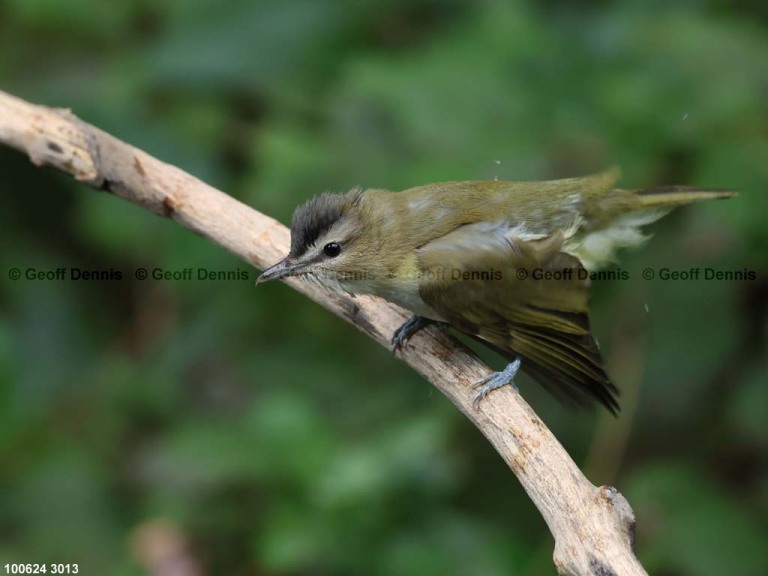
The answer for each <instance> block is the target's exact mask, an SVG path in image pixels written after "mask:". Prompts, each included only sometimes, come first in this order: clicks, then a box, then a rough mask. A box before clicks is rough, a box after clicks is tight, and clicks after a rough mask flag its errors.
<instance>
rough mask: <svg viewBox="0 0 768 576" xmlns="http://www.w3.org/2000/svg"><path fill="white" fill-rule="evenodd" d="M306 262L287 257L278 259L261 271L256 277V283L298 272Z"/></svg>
mask: <svg viewBox="0 0 768 576" xmlns="http://www.w3.org/2000/svg"><path fill="white" fill-rule="evenodd" d="M305 266H306V264H304V263H301V262H292V261H291V260H289V259H288V258H286V259H284V260H280V262H278V263H277V264H275V265H274V266H271V267H269V268H267V269H266V270H264V272H262V274H261V276H259V277H258V278H256V284H257V285H258V284H261V283H262V282H267V281H269V280H279V279H280V278H286V277H288V276H294V275H296V274H298V273H299V272H300V271H301V270H302V269H303V268H304V267H305Z"/></svg>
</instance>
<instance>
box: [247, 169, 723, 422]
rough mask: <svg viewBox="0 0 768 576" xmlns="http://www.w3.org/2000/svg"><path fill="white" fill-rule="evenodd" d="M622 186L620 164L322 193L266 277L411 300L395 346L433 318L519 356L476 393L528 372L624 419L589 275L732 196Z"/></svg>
mask: <svg viewBox="0 0 768 576" xmlns="http://www.w3.org/2000/svg"><path fill="white" fill-rule="evenodd" d="M617 180H618V170H616V169H614V170H610V171H607V172H604V173H601V174H596V175H593V176H588V177H583V178H569V179H565V180H553V181H548V182H503V181H497V180H488V181H469V182H444V183H440V184H428V185H426V186H419V187H417V188H411V189H409V190H405V191H403V192H390V191H387V190H375V189H372V190H362V189H358V188H355V189H353V190H350V191H349V192H347V193H344V194H331V193H325V194H321V195H319V196H316V197H314V198H312V199H311V200H309V201H308V202H306V203H305V204H303V205H301V206H299V207H298V208H297V209H296V211H295V212H294V214H293V220H292V222H291V249H290V252H289V254H288V256H286V258H285V259H284V260H282V261H280V262H278V263H277V264H275V265H274V266H272V267H271V268H269V269H268V270H266V271H265V272H264V273H263V274H262V275H261V276H259V278H258V280H257V283H259V282H265V281H267V280H275V279H278V278H285V277H287V276H303V277H306V278H310V279H313V280H315V281H317V282H319V283H320V284H322V285H324V286H326V287H328V288H330V289H332V290H334V291H338V292H344V293H349V294H374V295H376V296H380V297H382V298H385V299H386V300H389V301H390V302H394V303H395V304H398V305H400V306H402V307H404V308H407V309H408V310H410V311H411V312H413V313H414V314H415V315H414V316H413V317H412V318H411V319H410V320H408V321H407V322H406V323H405V324H403V325H402V326H401V327H400V328H399V329H398V330H397V331H396V332H395V335H394V337H393V339H392V344H393V349H395V350H396V349H397V348H399V347H400V346H402V345H403V344H404V343H405V342H406V340H407V339H408V338H409V337H410V336H411V335H412V334H413V333H414V332H416V331H417V330H419V329H420V328H422V327H423V326H425V325H426V324H428V323H430V322H435V321H437V322H444V323H447V324H449V325H451V326H453V327H454V328H455V329H457V330H459V331H460V332H463V333H465V334H468V335H469V336H472V337H474V338H476V339H478V340H480V341H482V342H484V343H485V344H487V345H489V346H490V347H491V348H493V349H494V350H496V351H498V352H499V353H501V354H502V355H504V356H506V357H507V358H508V359H510V360H512V362H511V363H510V364H509V365H508V366H507V367H506V368H505V369H504V370H503V371H501V372H494V373H491V374H489V375H488V376H486V377H485V378H483V379H482V380H481V381H480V382H478V383H477V384H478V385H479V386H482V388H481V389H480V392H479V393H478V394H477V396H476V399H480V398H482V397H484V396H485V395H486V394H487V393H488V392H489V391H490V390H493V389H495V388H498V387H500V386H503V385H504V384H507V383H510V382H511V381H512V379H513V378H514V376H515V374H516V373H517V371H518V369H519V368H521V367H522V369H523V370H524V371H526V372H528V373H529V374H530V375H531V376H532V377H533V378H534V379H536V380H537V381H539V382H540V383H541V384H543V385H544V386H546V387H547V388H548V389H549V390H550V391H552V392H554V393H556V394H557V395H559V396H561V397H565V398H567V399H571V400H575V401H577V402H579V401H582V402H583V401H584V400H590V399H592V400H597V401H599V402H601V403H602V404H603V405H604V406H605V407H606V408H608V410H610V411H611V412H614V413H615V412H616V411H617V410H618V407H619V406H618V402H617V400H616V396H617V395H618V391H617V389H616V387H615V386H614V385H613V384H612V383H611V381H610V379H609V378H608V376H607V375H606V373H605V370H604V368H603V362H602V358H601V357H600V351H599V349H598V346H597V343H596V342H595V340H594V338H593V337H592V334H591V333H590V327H589V318H588V309H587V301H588V296H589V275H588V274H587V271H593V270H595V269H597V268H599V267H600V266H602V265H604V264H606V263H609V262H611V261H612V257H613V254H614V251H615V250H616V249H617V248H623V247H628V246H635V245H637V244H639V243H641V242H642V241H643V240H644V236H643V235H642V234H641V232H640V227H642V226H644V225H646V224H650V223H651V222H654V221H656V220H658V219H659V218H660V217H662V216H663V215H664V214H666V213H667V212H669V211H670V210H671V209H672V208H674V207H676V206H679V205H682V204H687V203H689V202H692V201H695V200H704V199H709V198H726V197H729V196H732V195H733V193H732V192H726V191H721V190H701V189H696V188H690V187H682V186H672V187H663V188H652V189H649V190H621V189H618V188H615V187H614V185H615V184H616V182H617ZM569 271H570V272H569Z"/></svg>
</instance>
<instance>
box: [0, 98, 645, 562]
mask: <svg viewBox="0 0 768 576" xmlns="http://www.w3.org/2000/svg"><path fill="white" fill-rule="evenodd" d="M0 142H2V143H4V144H6V145H8V146H11V147H13V148H17V149H18V150H21V151H22V152H25V153H26V154H28V155H29V157H30V159H31V160H32V162H33V163H35V164H37V165H39V166H42V165H48V166H53V167H55V168H58V169H59V170H63V171H64V172H67V173H69V174H71V175H72V176H74V177H75V178H76V179H77V180H80V181H81V182H84V183H85V184H88V185H89V186H92V187H94V188H97V189H100V190H107V191H109V192H111V193H113V194H115V195H117V196H121V197H122V198H125V199H126V200H128V201H130V202H133V203H134V204H138V205H140V206H143V207H144V208H146V209H148V210H150V211H151V212H154V213H155V214H159V215H161V216H165V217H166V218H171V219H172V220H174V221H176V222H178V223H179V224H181V225H182V226H184V227H186V228H188V229H190V230H192V231H193V232H196V233H198V234H200V235H201V236H203V237H205V238H207V239H209V240H210V241H212V242H214V243H216V244H218V245H220V246H222V247H224V248H226V249H227V250H229V251H230V252H232V253H234V254H236V255H237V256H239V257H240V258H242V259H243V260H245V261H246V262H249V263H251V264H253V265H254V266H256V267H257V268H262V269H263V268H264V267H265V266H267V265H269V264H272V263H274V262H276V261H277V260H278V259H280V258H281V257H282V256H284V255H285V253H286V252H287V251H288V245H289V240H290V238H289V231H288V230H287V229H286V228H285V227H284V226H282V225H281V224H279V223H278V222H276V221H275V220H273V219H272V218H269V217H268V216H265V215H263V214H260V213H259V212H257V211H255V210H253V209H252V208H250V207H248V206H246V205H244V204H242V203H240V202H238V201H237V200H235V199H234V198H231V197H230V196H227V195H226V194H224V193H223V192H220V191H219V190H216V189H215V188H212V187H211V186H208V185H207V184H205V183H204V182H201V181H199V180H197V179H196V178H194V177H192V176H190V175H189V174H187V173H185V172H183V171H181V170H179V169H178V168H175V167H173V166H170V165H168V164H165V163H163V162H160V161H159V160H157V159H155V158H153V157H151V156H150V155H148V154H146V153H145V152H142V151H141V150H139V149H137V148H134V147H133V146H130V145H128V144H126V143H124V142H121V141H120V140H118V139H116V138H114V137H112V136H110V135H109V134H106V133H105V132H102V131H101V130H99V129H97V128H95V127H93V126H91V125H89V124H86V123H85V122H82V121H81V120H79V119H78V118H77V117H75V116H74V115H73V114H72V113H71V112H69V111H67V110H58V109H51V108H46V107H43V106H35V105H32V104H29V103H27V102H25V101H23V100H20V99H18V98H15V97H13V96H10V95H8V94H5V93H3V92H0ZM288 284H290V285H291V286H292V287H293V288H295V289H296V290H298V291H300V292H302V293H304V294H306V295H307V296H308V297H310V298H312V299H313V300H315V301H316V302H318V303H320V304H321V305H322V306H324V307H325V308H327V309H328V310H330V311H331V312H333V313H334V314H337V315H338V316H341V317H342V318H344V319H345V320H347V321H348V322H351V323H352V324H354V325H355V326H356V327H357V328H359V329H360V330H361V331H363V332H365V333H366V334H368V335H369V336H370V337H371V338H373V339H374V340H376V341H377V342H379V343H380V344H381V345H383V346H389V338H390V337H391V335H392V333H393V332H394V330H395V329H396V328H397V327H398V326H399V325H400V324H401V323H402V322H403V321H404V320H405V319H406V318H407V315H406V314H405V313H404V312H403V311H402V310H401V309H399V308H397V307H395V306H393V305H391V304H388V303H387V302H384V301H382V300H379V299H376V298H371V297H365V296H361V297H357V298H354V299H353V298H346V297H339V296H338V295H335V294H331V293H329V292H326V291H325V290H323V289H321V288H319V287H317V286H315V285H314V284H310V283H304V282H300V281H297V280H288ZM401 356H402V358H403V360H405V361H406V362H407V363H408V364H409V365H410V366H411V367H412V368H413V369H414V370H416V371H417V372H418V373H419V374H421V375H422V376H424V377H425V378H426V379H427V380H429V381H430V382H431V383H432V384H433V385H435V386H436V387H437V388H438V389H439V390H440V391H441V392H442V393H443V394H445V395H446V396H448V398H450V400H451V401H452V402H453V403H454V404H455V405H456V406H457V408H458V409H459V410H461V411H462V412H463V413H464V414H465V415H466V416H467V418H469V419H470V421H471V422H472V423H473V424H474V425H475V426H477V427H478V428H479V429H480V431H481V432H482V433H483V434H484V435H485V437H486V438H487V439H488V440H489V441H490V442H491V444H492V445H493V446H494V447H495V448H496V450H497V451H498V452H499V454H500V455H501V456H502V458H504V460H505V461H506V462H507V464H508V465H509V467H510V468H511V469H512V471H513V472H514V473H515V475H516V476H517V478H518V480H519V481H520V483H521V484H522V485H523V488H524V489H525V491H526V492H527V493H528V495H529V496H530V498H531V499H532V500H533V502H534V503H535V505H536V507H537V508H538V509H539V511H540V512H541V514H542V516H543V517H544V520H545V521H546V523H547V525H548V526H549V529H550V531H551V532H552V534H553V536H554V538H555V552H554V560H555V565H556V566H557V569H558V572H559V573H560V574H569V575H587V574H591V575H600V576H608V575H611V574H616V575H618V574H621V575H622V576H626V575H640V574H646V572H645V570H644V569H643V568H642V566H641V565H640V563H639V562H638V560H637V558H636V557H635V554H634V551H633V533H634V522H635V519H634V514H633V513H632V509H631V507H630V505H629V503H628V502H627V500H626V499H625V498H624V497H623V496H622V495H621V494H620V493H619V492H618V491H617V490H616V489H615V488H612V487H607V486H601V487H595V486H593V485H592V484H591V483H590V482H589V481H588V480H587V479H586V478H585V477H584V475H583V474H582V473H581V471H580V470H579V468H578V467H577V466H576V464H575V463H574V462H573V461H572V460H571V458H570V457H569V456H568V454H567V453H566V451H565V450H564V449H563V447H562V446H561V445H560V444H559V443H558V441H557V439H556V438H555V437H554V435H553V434H552V433H551V432H550V431H549V429H548V428H547V427H546V426H545V425H544V423H543V422H542V421H541V420H540V419H539V418H538V417H537V416H536V414H535V413H534V412H533V410H532V409H531V407H530V406H529V405H528V404H527V403H526V402H525V401H524V400H523V399H522V397H521V396H520V395H519V394H518V393H516V392H515V391H514V390H513V389H512V387H509V386H507V387H504V388H501V389H499V390H498V391H495V392H494V393H493V395H492V396H491V397H490V398H489V399H487V400H485V401H483V402H481V403H480V404H479V407H478V408H477V409H474V408H473V406H472V396H473V394H472V391H471V389H469V388H468V386H469V384H470V383H472V382H474V381H476V380H478V379H479V378H480V377H482V376H483V375H485V374H487V373H488V371H489V368H488V367H487V366H486V365H484V364H483V363H482V362H480V361H479V360H478V359H477V358H476V357H475V356H474V355H473V354H472V353H471V352H470V351H469V350H467V349H466V348H465V347H464V346H463V345H462V344H460V343H459V342H458V341H457V340H456V339H454V338H452V337H451V336H449V335H447V334H446V333H444V332H442V331H441V330H439V329H436V328H427V329H426V330H424V331H422V332H420V333H418V334H416V335H415V336H414V337H413V339H412V340H411V341H410V343H409V346H407V347H406V348H405V350H403V352H402V355H401Z"/></svg>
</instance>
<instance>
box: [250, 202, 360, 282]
mask: <svg viewBox="0 0 768 576" xmlns="http://www.w3.org/2000/svg"><path fill="white" fill-rule="evenodd" d="M361 196H362V191H361V190H360V189H357V188H355V189H352V190H350V191H349V192H347V193H345V194H332V193H327V192H326V193H324V194H320V195H319V196H315V197H314V198H312V199H310V200H309V201H307V202H305V203H304V204H302V205H301V206H299V207H298V208H296V210H295V211H294V213H293V218H292V219H291V249H290V252H289V253H288V256H286V257H285V258H284V259H283V260H281V261H280V262H278V263H277V264H275V265H274V266H271V267H270V268H268V269H267V270H265V271H264V273H263V274H262V275H261V276H259V277H258V278H257V279H256V283H257V284H260V283H262V282H266V281H268V280H277V279H280V278H287V277H289V276H304V277H306V278H309V279H312V280H315V281H318V282H319V283H320V284H323V285H324V286H326V287H329V288H332V289H335V290H339V291H349V289H348V286H349V285H350V284H352V283H353V282H354V281H355V280H357V279H358V278H357V276H359V275H361V274H364V273H365V261H364V258H365V257H366V255H367V256H368V258H370V257H371V251H370V247H369V246H367V244H366V234H365V232H366V230H365V226H364V223H363V218H362V216H361V210H360V199H361Z"/></svg>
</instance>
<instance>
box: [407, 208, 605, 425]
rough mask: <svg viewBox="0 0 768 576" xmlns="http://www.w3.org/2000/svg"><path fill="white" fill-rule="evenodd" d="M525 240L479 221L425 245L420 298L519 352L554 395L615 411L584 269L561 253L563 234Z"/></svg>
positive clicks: (503, 349) (504, 350)
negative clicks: (593, 327)
mask: <svg viewBox="0 0 768 576" xmlns="http://www.w3.org/2000/svg"><path fill="white" fill-rule="evenodd" d="M510 232H512V234H510ZM526 238H527V239H520V238H519V237H515V236H514V230H512V231H510V230H509V228H508V227H507V226H505V225H504V224H499V225H497V226H496V227H495V228H494V227H492V226H491V225H489V224H487V223H482V225H481V224H472V225H467V226H463V227H460V228H458V229H456V230H455V231H453V232H451V233H449V234H447V235H445V236H443V237H441V238H439V239H437V240H435V241H433V242H430V243H429V244H426V245H425V246H423V247H422V248H420V249H419V251H418V259H419V265H420V268H421V272H422V275H421V280H420V284H419V295H420V296H421V298H422V299H423V300H424V302H425V303H426V304H427V305H428V306H429V307H430V308H432V309H433V310H434V311H435V312H437V314H439V315H440V316H441V317H442V318H443V319H444V320H445V321H447V322H448V323H450V324H451V325H452V326H454V327H455V328H456V329H458V330H459V331H461V332H463V333H465V334H468V335H470V336H472V337H474V338H477V339H479V340H481V341H483V342H484V343H486V344H488V345H490V346H491V347H492V348H494V349H495V350H497V351H498V352H500V353H501V354H503V355H504V356H507V357H515V356H520V357H522V359H523V362H522V368H523V369H524V370H525V371H527V372H528V373H529V374H530V375H531V376H533V377H534V378H535V379H536V380H538V381H539V382H540V383H541V384H543V385H544V386H545V387H547V388H548V389H549V390H550V391H551V392H553V393H554V394H556V395H558V396H560V397H564V398H566V399H570V400H574V401H576V402H577V403H584V401H585V400H588V399H593V400H597V401H599V402H601V403H602V404H604V405H605V406H606V407H607V408H608V409H609V410H611V411H612V412H615V411H616V410H618V403H617V401H616V395H617V394H618V392H617V390H616V388H615V387H614V385H613V384H612V383H611V381H610V379H609V378H608V376H607V375H606V373H605V370H604V369H603V365H602V359H601V356H600V351H599V349H598V347H597V344H596V342H595V340H594V338H593V337H592V335H591V333H590V327H589V318H588V315H587V302H588V298H589V279H588V277H587V275H586V273H585V270H584V268H583V267H582V266H581V264H580V263H579V261H578V260H577V259H576V258H574V257H573V256H570V255H568V254H565V253H564V252H561V251H560V248H561V245H562V233H558V234H555V235H553V236H549V237H542V238H531V237H530V236H527V237H526ZM569 270H570V272H568V271H569ZM549 275H552V276H551V277H550V276H549ZM555 275H556V276H555ZM548 277H549V279H546V278H548ZM555 277H556V278H557V279H555Z"/></svg>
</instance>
